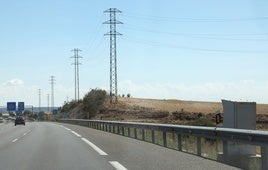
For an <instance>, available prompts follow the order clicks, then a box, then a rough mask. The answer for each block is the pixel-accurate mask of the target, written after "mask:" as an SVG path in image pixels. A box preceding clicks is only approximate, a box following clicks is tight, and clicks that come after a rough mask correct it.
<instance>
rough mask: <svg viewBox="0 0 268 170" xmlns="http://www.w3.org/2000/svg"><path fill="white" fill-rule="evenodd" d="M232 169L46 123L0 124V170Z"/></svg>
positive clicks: (111, 136) (86, 130) (136, 142)
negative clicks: (24, 124)
mask: <svg viewBox="0 0 268 170" xmlns="http://www.w3.org/2000/svg"><path fill="white" fill-rule="evenodd" d="M17 169H18V170H80V169H87V170H95V169H96V170H106V169H108V170H109V169H118V170H124V169H129V170H132V169H133V170H135V169H143V170H145V169H146V170H150V169H153V170H157V169H161V170H162V169H163V170H169V169H170V170H175V169H193V170H198V169H200V170H201V169H204V170H207V169H224V170H225V169H237V168H234V167H230V166H228V165H224V164H221V163H218V162H215V161H211V160H207V159H204V158H200V157H197V156H193V155H190V154H185V153H182V152H178V151H175V150H171V149H167V148H163V147H160V146H157V145H153V144H150V143H147V142H142V141H139V140H134V139H131V138H127V137H123V136H119V135H115V134H110V133H107V132H102V131H98V130H94V129H89V128H86V127H80V126H75V125H69V124H57V123H47V122H26V126H23V125H22V126H14V124H13V123H12V124H11V123H9V124H3V123H1V124H0V170H17Z"/></svg>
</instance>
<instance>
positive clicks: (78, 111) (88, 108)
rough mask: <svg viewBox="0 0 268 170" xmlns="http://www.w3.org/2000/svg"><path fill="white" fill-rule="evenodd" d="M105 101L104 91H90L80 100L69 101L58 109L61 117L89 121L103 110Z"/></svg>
mask: <svg viewBox="0 0 268 170" xmlns="http://www.w3.org/2000/svg"><path fill="white" fill-rule="evenodd" d="M106 99H107V93H106V91H105V90H101V89H92V90H91V91H89V92H88V93H87V94H86V95H85V96H84V98H83V99H82V100H79V101H71V102H68V103H66V104H65V105H63V107H62V108H60V109H59V112H60V116H61V117H72V118H86V119H90V118H92V117H93V116H95V115H97V114H98V113H99V112H100V111H101V110H102V109H103V108H104V103H105V101H106Z"/></svg>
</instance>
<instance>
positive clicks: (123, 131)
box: [122, 126, 125, 136]
mask: <svg viewBox="0 0 268 170" xmlns="http://www.w3.org/2000/svg"><path fill="white" fill-rule="evenodd" d="M122 135H123V136H125V128H124V126H122Z"/></svg>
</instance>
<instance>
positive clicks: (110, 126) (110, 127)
mask: <svg viewBox="0 0 268 170" xmlns="http://www.w3.org/2000/svg"><path fill="white" fill-rule="evenodd" d="M108 128H109V132H112V125H111V124H109V125H108Z"/></svg>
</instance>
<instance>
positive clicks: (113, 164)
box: [109, 161, 127, 170]
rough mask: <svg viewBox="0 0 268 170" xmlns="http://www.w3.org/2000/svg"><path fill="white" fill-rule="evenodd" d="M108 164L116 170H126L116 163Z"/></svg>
mask: <svg viewBox="0 0 268 170" xmlns="http://www.w3.org/2000/svg"><path fill="white" fill-rule="evenodd" d="M109 163H110V164H111V165H112V166H113V167H114V168H115V169H117V170H127V168H125V167H124V166H123V165H121V164H120V163H119V162H117V161H109Z"/></svg>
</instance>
